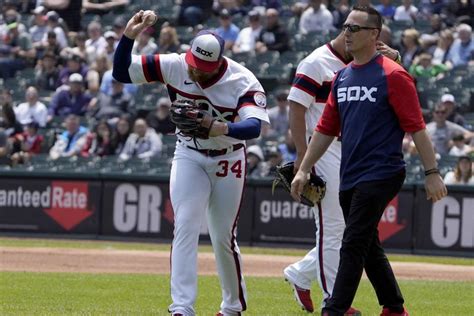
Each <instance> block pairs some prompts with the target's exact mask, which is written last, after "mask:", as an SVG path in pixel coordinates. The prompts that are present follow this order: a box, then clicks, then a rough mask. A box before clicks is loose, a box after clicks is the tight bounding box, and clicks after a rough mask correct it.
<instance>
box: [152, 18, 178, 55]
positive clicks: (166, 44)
mask: <svg viewBox="0 0 474 316" xmlns="http://www.w3.org/2000/svg"><path fill="white" fill-rule="evenodd" d="M158 53H159V54H169V53H181V49H180V43H179V38H178V33H177V32H176V28H174V27H172V26H170V25H164V26H162V27H161V31H160V36H159V38H158Z"/></svg>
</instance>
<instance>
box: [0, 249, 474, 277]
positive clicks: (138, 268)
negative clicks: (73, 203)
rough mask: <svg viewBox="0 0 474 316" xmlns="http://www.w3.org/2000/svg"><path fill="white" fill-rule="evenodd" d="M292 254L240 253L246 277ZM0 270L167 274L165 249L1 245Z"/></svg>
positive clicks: (411, 266)
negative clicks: (140, 249)
mask: <svg viewBox="0 0 474 316" xmlns="http://www.w3.org/2000/svg"><path fill="white" fill-rule="evenodd" d="M298 258H299V257H295V256H275V255H253V254H252V255H245V254H244V255H243V269H244V275H246V276H261V277H266V276H267V277H282V271H283V269H284V268H285V267H286V266H287V265H288V264H290V263H293V262H295V261H297V260H298ZM198 262H199V269H198V271H199V274H200V275H215V274H216V268H215V262H214V255H213V254H212V253H200V254H199V260H198ZM392 267H393V269H394V271H395V274H396V275H397V278H399V279H410V280H447V281H470V282H473V281H474V267H473V266H458V265H445V264H432V263H411V262H392ZM0 271H26V272H70V273H122V274H126V273H139V274H168V273H169V253H168V252H164V251H134V250H98V249H73V248H23V247H22V248H14V247H0Z"/></svg>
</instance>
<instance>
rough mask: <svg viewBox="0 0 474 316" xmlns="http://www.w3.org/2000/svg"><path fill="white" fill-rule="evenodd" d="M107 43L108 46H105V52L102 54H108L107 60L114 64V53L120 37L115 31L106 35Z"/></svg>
mask: <svg viewBox="0 0 474 316" xmlns="http://www.w3.org/2000/svg"><path fill="white" fill-rule="evenodd" d="M104 38H105V41H106V42H107V45H106V46H105V50H104V51H103V52H102V53H101V54H106V55H107V59H108V60H109V62H110V64H112V63H113V62H114V53H115V49H116V48H117V45H118V41H117V40H118V37H117V34H116V33H115V32H114V31H107V32H105V33H104Z"/></svg>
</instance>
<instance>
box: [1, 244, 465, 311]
mask: <svg viewBox="0 0 474 316" xmlns="http://www.w3.org/2000/svg"><path fill="white" fill-rule="evenodd" d="M0 246H3V247H62V248H93V249H139V250H168V249H169V246H168V245H156V244H148V243H120V242H109V241H94V242H90V241H76V240H73V241H71V240H47V239H17V238H0ZM201 250H202V251H210V248H209V247H207V246H204V247H202V248H201ZM243 252H244V253H269V254H284V255H295V256H301V255H302V254H304V252H305V250H289V249H277V250H275V249H269V248H257V249H255V248H248V247H243ZM0 260H1V258H0ZM391 260H396V261H418V262H435V263H450V264H460V265H472V260H470V259H459V258H442V257H424V256H416V257H415V256H400V255H397V256H391ZM246 281H247V288H248V295H249V297H248V312H247V313H246V315H307V314H306V313H304V312H302V311H301V310H299V309H298V307H297V305H296V303H295V302H294V300H293V294H292V293H291V290H290V287H289V286H288V285H287V284H286V283H285V282H284V281H283V279H282V278H258V277H247V278H246ZM400 286H401V288H402V291H403V293H404V296H405V300H406V306H407V308H408V310H409V311H410V314H411V315H412V316H413V315H415V316H418V315H427V316H435V315H443V316H444V315H453V316H460V315H474V312H473V311H474V283H473V282H446V281H436V282H435V281H400ZM319 299H320V295H319V289H318V288H317V286H316V285H314V286H313V300H314V301H315V302H317V303H319ZM169 304H170V297H169V276H167V275H135V274H79V273H77V274H75V273H29V272H28V273H25V272H15V273H13V272H0V315H167V312H166V311H167V306H168V305H169ZM219 304H220V289H219V283H218V279H217V277H212V276H211V277H200V278H199V296H198V300H197V303H196V311H197V314H198V315H214V313H215V312H216V311H218V310H219ZM353 305H354V306H356V307H357V308H359V309H360V310H362V312H363V315H364V316H369V315H379V313H380V307H379V306H378V303H377V300H376V297H375V293H374V292H373V290H372V287H371V285H370V283H369V282H368V281H366V280H363V281H362V282H361V285H360V287H359V291H358V293H357V296H356V300H355V302H354V304H353Z"/></svg>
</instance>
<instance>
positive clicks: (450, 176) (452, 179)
mask: <svg viewBox="0 0 474 316" xmlns="http://www.w3.org/2000/svg"><path fill="white" fill-rule="evenodd" d="M444 183H446V184H450V185H474V176H473V175H472V162H471V158H470V157H469V156H461V157H459V160H458V163H457V164H456V168H455V169H454V170H453V171H450V172H448V173H447V174H446V175H445V176H444Z"/></svg>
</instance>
